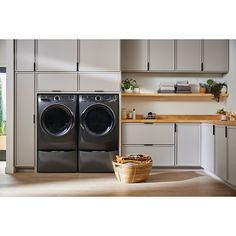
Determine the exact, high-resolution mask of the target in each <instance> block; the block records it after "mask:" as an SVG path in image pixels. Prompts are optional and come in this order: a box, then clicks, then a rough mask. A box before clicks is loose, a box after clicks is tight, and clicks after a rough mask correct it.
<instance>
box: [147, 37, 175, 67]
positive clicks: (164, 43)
mask: <svg viewBox="0 0 236 236" xmlns="http://www.w3.org/2000/svg"><path fill="white" fill-rule="evenodd" d="M149 70H150V71H173V70H174V40H150V51H149Z"/></svg>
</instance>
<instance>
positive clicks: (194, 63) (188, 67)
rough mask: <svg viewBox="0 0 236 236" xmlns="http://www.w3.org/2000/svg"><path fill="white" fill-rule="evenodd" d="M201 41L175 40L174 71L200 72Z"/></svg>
mask: <svg viewBox="0 0 236 236" xmlns="http://www.w3.org/2000/svg"><path fill="white" fill-rule="evenodd" d="M201 56H202V55H201V40H176V70H177V71H189V72H191V71H192V72H199V71H201V61H202V58H201Z"/></svg>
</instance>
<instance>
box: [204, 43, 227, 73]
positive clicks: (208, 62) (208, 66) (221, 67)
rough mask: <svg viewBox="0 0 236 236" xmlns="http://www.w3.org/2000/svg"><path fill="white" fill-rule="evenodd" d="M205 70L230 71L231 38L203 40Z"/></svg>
mask: <svg viewBox="0 0 236 236" xmlns="http://www.w3.org/2000/svg"><path fill="white" fill-rule="evenodd" d="M203 66H204V67H203V71H205V72H220V73H226V72H228V71H229V40H203Z"/></svg>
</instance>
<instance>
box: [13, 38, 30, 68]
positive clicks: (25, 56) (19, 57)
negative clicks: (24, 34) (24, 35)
mask: <svg viewBox="0 0 236 236" xmlns="http://www.w3.org/2000/svg"><path fill="white" fill-rule="evenodd" d="M15 70H16V71H34V40H32V39H18V40H16V41H15Z"/></svg>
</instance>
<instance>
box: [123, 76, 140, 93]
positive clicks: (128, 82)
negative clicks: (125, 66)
mask: <svg viewBox="0 0 236 236" xmlns="http://www.w3.org/2000/svg"><path fill="white" fill-rule="evenodd" d="M134 88H138V85H137V82H136V80H134V79H128V78H127V79H125V80H122V82H121V89H122V91H125V90H128V89H131V90H134Z"/></svg>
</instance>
